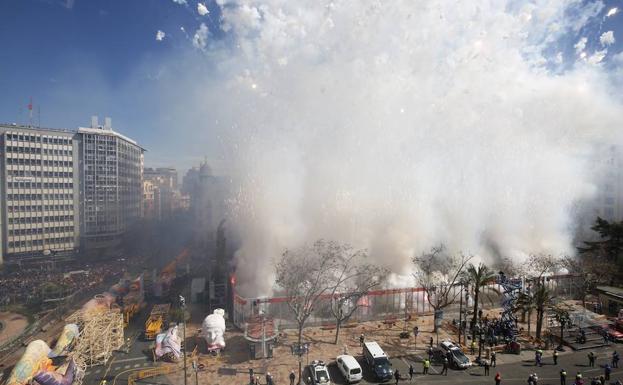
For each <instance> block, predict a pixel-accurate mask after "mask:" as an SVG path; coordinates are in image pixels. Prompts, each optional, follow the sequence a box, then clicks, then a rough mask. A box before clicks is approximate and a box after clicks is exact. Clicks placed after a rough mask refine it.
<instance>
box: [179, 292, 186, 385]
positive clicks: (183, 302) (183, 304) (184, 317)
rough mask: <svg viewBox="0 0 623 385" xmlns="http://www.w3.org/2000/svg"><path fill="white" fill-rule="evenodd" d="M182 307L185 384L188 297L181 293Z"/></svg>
mask: <svg viewBox="0 0 623 385" xmlns="http://www.w3.org/2000/svg"><path fill="white" fill-rule="evenodd" d="M180 308H181V309H182V322H183V323H184V385H187V384H186V375H187V368H186V299H185V298H184V297H183V296H182V295H180Z"/></svg>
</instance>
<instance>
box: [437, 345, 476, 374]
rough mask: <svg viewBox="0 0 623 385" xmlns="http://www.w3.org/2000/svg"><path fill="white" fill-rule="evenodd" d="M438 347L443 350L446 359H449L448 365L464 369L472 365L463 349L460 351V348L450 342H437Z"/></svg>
mask: <svg viewBox="0 0 623 385" xmlns="http://www.w3.org/2000/svg"><path fill="white" fill-rule="evenodd" d="M439 348H440V349H441V351H442V352H444V354H445V355H446V357H447V358H448V361H450V366H452V367H455V368H458V369H465V368H469V367H470V366H472V363H471V361H470V360H469V358H467V356H466V355H465V354H464V353H463V351H461V348H459V347H458V346H456V345H455V344H453V343H452V342H450V341H442V342H440V343H439Z"/></svg>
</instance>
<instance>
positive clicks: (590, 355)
mask: <svg viewBox="0 0 623 385" xmlns="http://www.w3.org/2000/svg"><path fill="white" fill-rule="evenodd" d="M588 366H590V367H591V368H594V367H595V352H590V353H588Z"/></svg>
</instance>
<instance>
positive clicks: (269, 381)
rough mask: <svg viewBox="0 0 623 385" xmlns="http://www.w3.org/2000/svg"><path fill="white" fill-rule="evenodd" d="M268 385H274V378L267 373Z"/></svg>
mask: <svg viewBox="0 0 623 385" xmlns="http://www.w3.org/2000/svg"><path fill="white" fill-rule="evenodd" d="M266 385H273V376H271V375H270V372H266Z"/></svg>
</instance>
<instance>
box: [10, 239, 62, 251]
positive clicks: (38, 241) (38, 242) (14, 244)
mask: <svg viewBox="0 0 623 385" xmlns="http://www.w3.org/2000/svg"><path fill="white" fill-rule="evenodd" d="M43 242H44V240H43V239H33V240H31V241H16V242H9V248H10V249H14V248H15V249H17V248H25V247H33V246H43ZM70 242H73V238H72V237H60V238H49V239H46V240H45V244H46V245H50V244H54V245H57V244H61V243H70Z"/></svg>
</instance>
